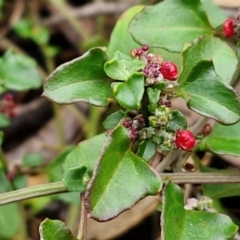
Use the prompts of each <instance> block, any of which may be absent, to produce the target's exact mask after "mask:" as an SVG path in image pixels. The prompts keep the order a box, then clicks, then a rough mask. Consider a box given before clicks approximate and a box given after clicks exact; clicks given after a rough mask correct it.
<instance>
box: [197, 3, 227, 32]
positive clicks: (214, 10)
mask: <svg viewBox="0 0 240 240" xmlns="http://www.w3.org/2000/svg"><path fill="white" fill-rule="evenodd" d="M201 2H202V5H203V8H204V10H205V11H206V13H207V17H208V20H209V22H210V24H211V25H212V26H213V27H214V28H216V27H219V26H220V25H221V24H222V23H223V22H224V21H225V20H226V19H227V14H226V13H225V12H224V11H223V10H222V9H221V8H220V7H219V6H217V5H216V4H215V3H213V1H212V0H210V1H209V0H201Z"/></svg>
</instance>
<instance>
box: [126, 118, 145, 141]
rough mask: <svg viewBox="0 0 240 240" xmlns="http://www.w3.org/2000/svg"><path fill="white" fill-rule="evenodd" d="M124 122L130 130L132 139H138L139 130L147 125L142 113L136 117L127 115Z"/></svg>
mask: <svg viewBox="0 0 240 240" xmlns="http://www.w3.org/2000/svg"><path fill="white" fill-rule="evenodd" d="M122 124H123V126H124V127H125V128H126V129H127V130H128V131H129V133H130V138H131V140H136V139H137V137H138V130H139V129H141V128H143V127H144V126H145V123H144V119H143V118H142V116H141V115H138V116H136V117H135V118H134V119H131V118H129V117H127V118H125V119H124V120H123V123H122Z"/></svg>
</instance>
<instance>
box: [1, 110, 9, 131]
mask: <svg viewBox="0 0 240 240" xmlns="http://www.w3.org/2000/svg"><path fill="white" fill-rule="evenodd" d="M10 122H11V121H10V119H9V117H8V116H6V115H4V114H2V113H0V127H1V128H4V127H7V126H9V125H10Z"/></svg>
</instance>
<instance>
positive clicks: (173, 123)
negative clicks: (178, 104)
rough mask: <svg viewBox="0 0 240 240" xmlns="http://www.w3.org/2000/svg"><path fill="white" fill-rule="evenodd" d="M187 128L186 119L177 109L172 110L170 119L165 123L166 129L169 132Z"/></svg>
mask: <svg viewBox="0 0 240 240" xmlns="http://www.w3.org/2000/svg"><path fill="white" fill-rule="evenodd" d="M186 128H187V119H186V118H185V116H184V115H183V114H182V113H181V112H179V111H178V110H173V111H172V119H171V120H170V121H169V122H168V124H167V129H168V130H169V131H171V132H176V131H177V130H181V129H186Z"/></svg>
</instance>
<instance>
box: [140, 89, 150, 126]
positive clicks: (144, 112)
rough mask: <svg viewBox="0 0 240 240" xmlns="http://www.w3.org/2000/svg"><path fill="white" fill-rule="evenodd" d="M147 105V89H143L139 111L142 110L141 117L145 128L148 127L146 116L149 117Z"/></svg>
mask: <svg viewBox="0 0 240 240" xmlns="http://www.w3.org/2000/svg"><path fill="white" fill-rule="evenodd" d="M148 104H149V100H148V94H147V88H145V89H144V94H143V98H142V101H141V108H142V109H141V110H142V116H143V119H144V122H145V125H146V127H148V126H149V122H148V116H149V115H150V113H149V110H148Z"/></svg>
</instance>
